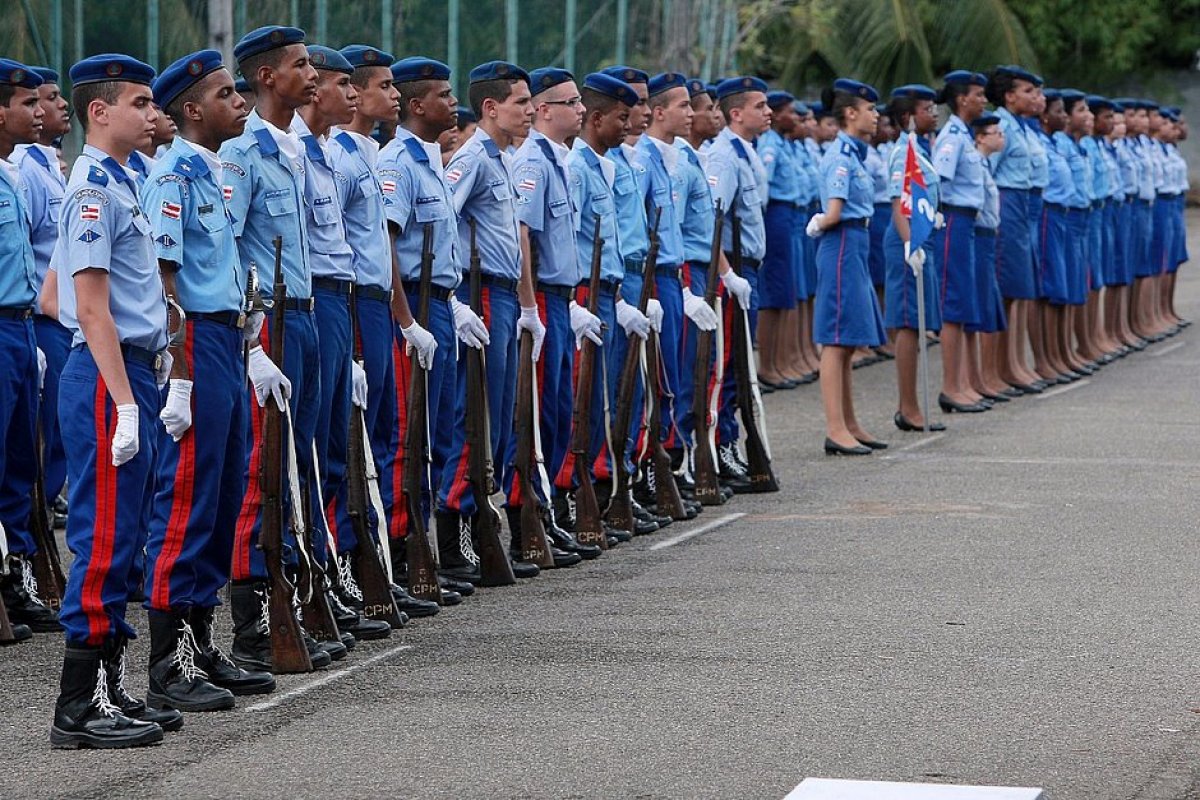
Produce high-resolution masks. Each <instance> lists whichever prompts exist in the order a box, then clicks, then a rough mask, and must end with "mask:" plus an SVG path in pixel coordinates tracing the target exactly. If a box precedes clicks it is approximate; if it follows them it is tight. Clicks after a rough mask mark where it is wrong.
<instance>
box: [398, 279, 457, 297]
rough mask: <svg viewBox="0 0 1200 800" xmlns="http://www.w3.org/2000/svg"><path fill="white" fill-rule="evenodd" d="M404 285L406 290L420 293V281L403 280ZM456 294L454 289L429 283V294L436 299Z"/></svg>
mask: <svg viewBox="0 0 1200 800" xmlns="http://www.w3.org/2000/svg"><path fill="white" fill-rule="evenodd" d="M401 284H402V285H403V286H404V291H406V292H408V293H409V294H415V295H420V293H421V282H420V281H401ZM452 294H454V290H453V289H447V288H446V287H445V286H438V285H437V284H436V283H431V284H429V296H430V297H432V298H433V299H435V300H449V299H450V295H452Z"/></svg>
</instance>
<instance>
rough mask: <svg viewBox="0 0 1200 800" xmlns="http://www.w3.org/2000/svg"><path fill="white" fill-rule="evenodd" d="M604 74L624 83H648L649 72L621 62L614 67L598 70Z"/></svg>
mask: <svg viewBox="0 0 1200 800" xmlns="http://www.w3.org/2000/svg"><path fill="white" fill-rule="evenodd" d="M600 71H601V72H603V73H604V74H605V75H608V76H610V77H613V78H616V79H617V80H620V81H625V82H626V83H630V84H632V83H645V84H649V83H650V73H649V72H646V71H645V70H642V69H637V68H636V67H627V66H625V65H623V64H618V65H616V66H614V67H605V68H604V69H602V70H600Z"/></svg>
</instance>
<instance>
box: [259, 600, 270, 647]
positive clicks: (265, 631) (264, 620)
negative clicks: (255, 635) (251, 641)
mask: <svg viewBox="0 0 1200 800" xmlns="http://www.w3.org/2000/svg"><path fill="white" fill-rule="evenodd" d="M259 594H260V596H261V597H262V612H261V613H260V614H259V615H258V632H259V633H261V634H262V635H263V636H267V635H269V634H270V633H271V598H270V596H269V595H268V594H267V592H266V590H263V591H262V592H260V593H259Z"/></svg>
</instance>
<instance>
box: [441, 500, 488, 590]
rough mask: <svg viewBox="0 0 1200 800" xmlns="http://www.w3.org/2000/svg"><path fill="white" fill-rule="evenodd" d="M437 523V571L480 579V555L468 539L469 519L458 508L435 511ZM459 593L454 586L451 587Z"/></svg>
mask: <svg viewBox="0 0 1200 800" xmlns="http://www.w3.org/2000/svg"><path fill="white" fill-rule="evenodd" d="M434 519H435V520H436V524H437V540H438V562H439V566H438V573H439V574H440V575H441V576H442V577H444V578H450V579H451V580H455V581H460V582H463V583H470V584H472V585H474V584H477V583H480V582H481V581H482V580H483V575H482V574H481V573H480V571H479V556H478V555H477V554H476V553H475V546H474V544H473V543H472V541H471V523H470V522H469V521H468V520H466V519H464V518H463V516H462V515H461V514H459V513H458V512H457V511H439V512H437V514H435V515H434ZM452 588H454V590H455V591H458V592H460V593H461V589H460V588H459V587H457V586H455V587H452Z"/></svg>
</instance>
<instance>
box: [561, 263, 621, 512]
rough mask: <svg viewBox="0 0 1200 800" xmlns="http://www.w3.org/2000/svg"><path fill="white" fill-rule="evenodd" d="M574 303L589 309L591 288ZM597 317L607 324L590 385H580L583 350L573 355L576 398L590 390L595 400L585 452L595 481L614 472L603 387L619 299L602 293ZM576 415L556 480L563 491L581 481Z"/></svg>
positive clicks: (579, 292)
mask: <svg viewBox="0 0 1200 800" xmlns="http://www.w3.org/2000/svg"><path fill="white" fill-rule="evenodd" d="M575 302H576V303H578V304H579V305H580V306H583V307H584V308H587V305H588V289H587V286H586V285H584V286H580V287H579V288H578V289H577V290H576V292H575ZM596 316H598V317H599V318H600V321H601V322H602V323H603V324H604V334H603V336H604V344H603V345H599V346H596V347H595V355H594V357H593V361H592V383H591V386H588V387H584V386H580V385H579V359H580V356H581V355H582V353H583V350H582V349H579V350H575V351H574V352H573V354H572V361H571V385H572V387H574V389H575V396H579V395H580V393H582V392H584V391H587V392H590V393H591V397H592V404H591V408H589V410H588V445H587V453H586V457H587V460H588V474H589V475H591V476H592V479H593V480H596V479H600V480H608V479H609V478H611V477H612V469H611V467H610V465H609V463H608V452H607V448H606V446H605V430H604V401H605V395H604V388H605V384H606V382H607V379H608V378H607V375H606V374H605V369H606V363H607V359H606V358H605V356H606V355H607V353H608V349H609V348H608V344H609V342H611V341H612V339H613V337H614V335H615V333H616V329H617V327H618V326H617V307H616V297H615V295H614V294H613V293H612V292H607V291H603V290H601V292H600V299H599V300H598V301H597V303H596ZM574 415H575V412H574V409H573V408H572V410H571V422H570V433H569V434H568V441H567V450H566V455H565V456H564V458H563V462H562V466H561V467H560V468H559V471H558V473H557V474H556V475H555V477H554V485H555V487H557V488H558V489H561V490H563V491H564V492H566V491H571V490H572V489H574V488H575V487H576V486H578V485H579V481H578V480H576V479H575V454H574V453H572V452H571V440H573V439H574V436H575V416H574Z"/></svg>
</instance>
